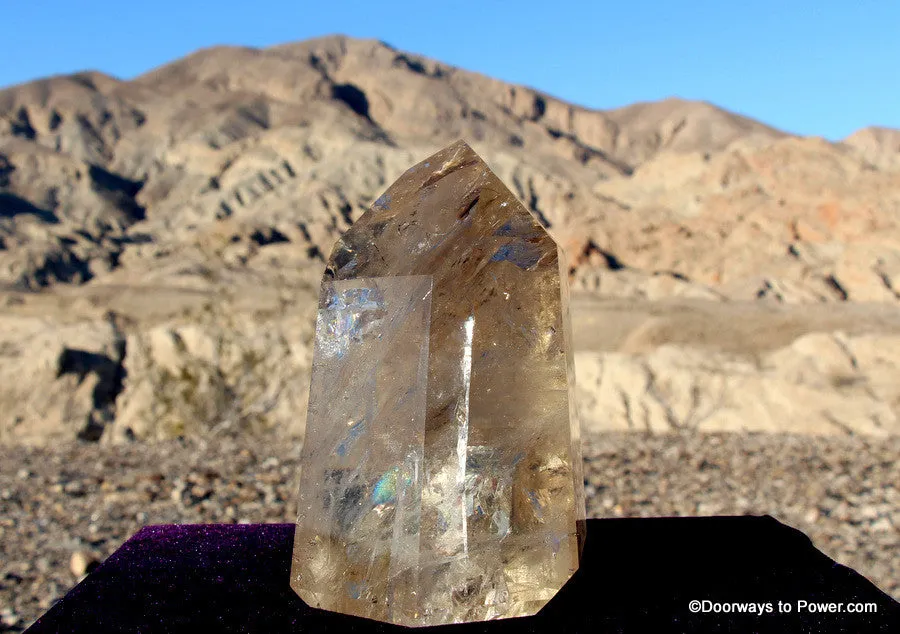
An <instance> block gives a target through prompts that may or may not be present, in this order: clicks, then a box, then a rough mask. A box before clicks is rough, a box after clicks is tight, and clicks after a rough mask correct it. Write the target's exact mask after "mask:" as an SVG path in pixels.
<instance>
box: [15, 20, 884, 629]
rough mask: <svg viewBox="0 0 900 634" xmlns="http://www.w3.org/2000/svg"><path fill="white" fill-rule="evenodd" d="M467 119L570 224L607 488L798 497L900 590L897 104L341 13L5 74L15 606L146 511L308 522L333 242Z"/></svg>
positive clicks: (794, 509)
mask: <svg viewBox="0 0 900 634" xmlns="http://www.w3.org/2000/svg"><path fill="white" fill-rule="evenodd" d="M586 80H588V79H586ZM460 138H462V139H465V140H466V141H468V142H469V144H470V145H472V147H473V148H474V149H475V150H476V151H477V152H478V153H479V154H480V155H481V156H482V157H483V158H484V159H485V160H486V161H487V163H488V164H489V165H490V166H491V167H492V168H493V169H494V171H495V172H496V173H497V174H498V175H499V176H500V178H501V179H503V181H504V182H505V183H506V184H507V185H508V186H509V187H510V188H511V189H512V190H513V191H514V193H515V194H516V195H517V196H518V197H519V199H520V200H521V201H522V202H523V203H524V204H525V205H526V206H527V207H529V208H530V209H531V211H532V212H533V213H534V214H535V215H536V216H537V217H538V218H539V219H540V221H541V222H542V223H543V224H544V225H545V226H546V227H547V228H548V230H549V231H550V232H551V233H552V234H553V235H554V237H555V238H556V239H557V240H558V241H559V243H560V244H561V245H563V247H564V248H565V250H566V251H567V253H568V255H569V260H570V264H571V273H570V277H571V285H572V289H573V301H572V319H573V326H574V331H575V348H576V350H575V361H576V366H577V367H576V369H577V397H578V408H579V411H580V416H581V421H582V426H583V429H584V434H583V441H584V443H583V444H584V457H585V472H584V473H585V488H586V492H587V499H588V512H589V513H590V514H591V515H592V516H641V517H645V516H654V515H711V514H712V515H723V514H744V513H757V514H761V513H769V514H772V515H774V516H776V517H777V518H778V519H780V520H782V521H784V522H787V523H789V524H791V525H792V526H795V527H797V528H800V529H801V530H803V531H804V532H805V533H806V534H808V535H809V536H810V537H811V538H812V539H813V540H814V542H815V544H816V545H817V546H818V547H819V548H822V549H823V550H824V551H825V552H826V553H827V554H829V555H830V556H832V557H834V558H835V559H836V560H838V561H839V562H841V563H845V564H848V565H850V566H852V567H853V568H855V569H856V570H858V571H860V572H861V573H862V574H864V575H866V576H868V577H869V578H870V579H872V580H873V581H874V582H876V583H877V584H878V585H879V586H880V587H881V588H883V589H884V590H886V591H887V592H889V593H890V594H891V595H892V596H894V597H897V596H900V585H898V580H900V557H898V556H897V553H898V552H900V551H898V546H900V512H898V508H900V490H898V488H897V483H898V482H900V463H898V461H897V460H896V456H897V452H898V442H900V299H898V298H900V131H898V130H889V129H884V128H867V129H864V130H860V131H859V132H857V133H855V134H853V135H851V136H850V137H848V138H847V139H845V140H844V141H843V142H837V143H831V142H828V141H825V140H823V139H820V138H802V137H797V136H793V135H790V134H786V133H784V132H782V131H779V130H775V129H773V128H771V127H768V126H766V125H764V124H762V123H759V122H756V121H753V120H751V119H748V118H747V117H744V116H740V115H738V114H734V113H730V112H726V111H724V110H722V109H720V108H717V107H715V106H713V105H711V104H708V103H701V102H690V101H684V100H679V99H667V100H665V101H661V102H657V103H643V104H635V105H631V106H628V107H624V108H620V109H616V110H609V111H597V110H587V109H584V108H580V107H577V106H574V105H572V104H568V103H565V102H563V101H560V100H559V99H556V98H554V97H551V96H550V95H547V94H543V93H541V92H538V91H535V90H532V89H530V88H527V87H524V86H514V85H510V84H506V83H503V82H501V81H497V80H494V79H491V78H488V77H484V76H482V75H478V74H475V73H472V72H468V71H465V70H462V69H458V68H453V67H451V66H448V65H446V64H443V63H441V62H438V61H435V60H431V59H427V58H424V57H421V56H419V55H415V54H412V53H408V52H403V51H399V50H396V49H394V48H392V47H391V46H389V45H387V44H385V43H383V42H377V41H362V40H354V39H350V38H346V37H339V36H335V37H327V38H321V39H317V40H310V41H304V42H299V43H295V44H290V45H284V46H278V47H274V48H269V49H261V50H259V49H250V48H238V47H220V48H213V49H208V50H201V51H198V52H196V53H194V54H192V55H190V56H188V57H186V58H184V59H181V60H177V61H175V62H172V63H170V64H167V65H165V66H162V67H160V68H157V69H155V70H153V71H151V72H149V73H147V74H145V75H143V76H140V77H137V78H135V79H134V80H131V81H122V80H119V79H116V78H114V77H110V76H108V75H104V74H102V73H99V72H83V73H78V74H75V75H69V76H57V77H50V78H46V79H41V80H37V81H34V82H30V83H27V84H23V85H18V86H12V87H8V88H6V89H2V90H0V631H11V632H15V631H21V630H22V629H23V628H24V627H26V626H27V625H28V623H30V622H31V621H33V620H34V619H35V618H36V617H37V616H38V615H40V614H41V613H42V612H43V611H44V610H46V609H47V608H48V607H49V606H50V605H52V604H53V602H54V601H56V600H57V599H58V598H59V597H60V596H62V595H63V594H64V593H65V592H66V590H67V589H68V588H69V587H71V585H72V584H74V583H76V582H77V581H78V580H79V579H80V578H82V575H83V574H84V573H85V572H86V571H88V570H89V569H90V567H91V565H93V563H95V562H96V561H97V560H100V559H102V558H103V557H105V556H107V555H108V554H109V553H111V552H113V551H114V550H115V549H116V548H117V547H118V546H119V545H120V544H121V543H122V541H123V540H124V539H126V538H127V537H128V536H130V535H131V534H133V533H134V531H136V530H137V529H138V528H140V527H141V526H144V525H146V524H153V523H168V522H239V521H240V522H267V521H292V520H293V518H294V517H295V516H296V514H295V511H294V506H293V496H294V495H295V490H296V477H297V474H298V467H299V456H300V448H301V445H302V442H301V441H300V440H299V438H300V437H301V436H302V433H303V427H304V422H305V418H306V407H307V395H308V380H309V369H310V364H311V345H310V344H311V341H312V337H313V327H314V321H315V310H316V294H317V291H318V285H319V281H320V277H321V274H322V270H323V268H324V263H325V259H326V258H327V257H328V254H329V252H330V250H331V248H332V245H333V243H334V241H335V240H336V238H338V237H339V236H340V235H341V234H342V232H343V231H345V230H346V229H347V228H348V227H349V226H350V224H351V223H352V222H353V220H354V219H355V218H357V217H359V215H360V214H362V213H363V211H364V210H365V209H366V208H367V207H368V206H369V205H370V204H371V203H372V202H373V201H374V200H375V199H376V198H377V197H378V196H379V195H380V194H381V193H382V192H383V191H384V190H385V189H386V188H387V186H388V185H389V184H390V183H392V182H393V181H394V180H395V179H397V178H398V177H399V176H400V175H401V174H403V172H404V171H406V170H407V168H409V167H410V166H412V165H413V164H415V163H416V162H418V161H420V160H422V159H424V158H425V157H427V156H429V155H430V154H432V153H434V152H436V151H437V150H439V149H440V148H442V147H444V146H446V145H448V144H449V143H451V142H453V141H456V140H457V139H460ZM599 432H604V433H599ZM634 432H640V433H634ZM697 432H700V433H697ZM285 436H289V437H290V439H289V440H287V441H285V438H284V437H285Z"/></svg>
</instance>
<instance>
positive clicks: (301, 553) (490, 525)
mask: <svg viewBox="0 0 900 634" xmlns="http://www.w3.org/2000/svg"><path fill="white" fill-rule="evenodd" d="M565 273H566V267H565V265H564V258H563V256H562V253H561V251H560V250H559V249H558V248H557V245H556V243H555V242H554V241H553V240H552V238H551V237H550V236H549V235H548V234H547V232H546V231H544V229H543V227H542V226H541V225H540V223H539V222H538V221H537V220H536V219H535V218H534V216H532V214H531V213H530V212H529V211H528V210H526V209H525V208H524V207H523V206H522V205H521V203H519V202H518V201H517V200H516V198H515V196H514V195H513V194H512V193H511V192H510V191H509V190H508V189H507V188H506V187H505V186H504V185H503V183H501V181H500V180H499V179H498V178H497V177H496V176H495V175H494V174H493V172H491V171H490V170H489V169H488V167H487V166H486V165H485V163H484V162H483V161H482V160H481V159H480V158H479V157H478V155H477V154H475V152H473V151H472V149H471V148H470V147H469V146H468V145H466V144H465V143H463V142H461V141H460V142H457V143H454V144H453V145H451V146H449V147H447V148H446V149H444V150H442V151H441V152H438V153H437V154H435V155H434V156H432V157H430V158H429V159H427V160H425V161H423V162H422V163H419V164H418V165H416V166H415V167H413V168H411V169H410V170H408V171H407V172H406V173H405V174H404V175H403V176H402V177H401V178H400V179H399V180H398V181H397V182H396V183H394V185H392V186H391V187H390V188H389V189H388V190H387V192H385V194H384V195H383V196H381V198H379V199H378V200H377V201H376V202H375V203H374V205H373V206H372V208H371V209H370V210H369V211H367V212H366V213H365V214H364V215H363V216H362V217H361V218H360V219H359V220H357V221H356V223H354V225H353V226H352V227H351V229H350V230H349V231H348V232H347V233H346V234H345V235H344V236H343V237H342V238H341V239H340V240H339V241H338V243H337V244H336V246H335V248H334V251H333V252H332V254H331V258H330V260H329V264H328V268H327V269H326V273H325V279H324V281H323V283H322V289H321V294H320V298H319V313H318V321H317V324H316V341H315V350H314V357H313V370H312V379H311V386H310V402H309V414H308V418H307V426H306V437H305V444H304V447H303V453H302V460H301V476H300V495H299V506H298V512H299V516H298V519H297V527H296V532H295V540H294V556H293V565H292V568H291V586H292V587H293V588H294V590H295V591H296V592H297V593H298V594H299V595H300V596H301V597H302V598H303V599H304V601H306V602H307V603H308V604H309V605H311V606H313V607H320V608H324V609H328V610H334V611H338V612H343V613H346V614H353V615H357V616H363V617H368V618H372V619H378V620H381V621H388V622H393V623H399V624H402V625H437V624H441V623H453V622H464V621H478V620H486V619H493V618H505V617H513V616H523V615H527V614H533V613H535V612H537V611H538V610H539V609H540V608H541V607H542V606H543V605H544V604H546V603H547V601H549V600H550V598H552V597H553V596H554V595H555V594H556V592H557V591H558V590H559V589H560V588H561V587H562V586H563V584H564V583H565V582H566V580H567V579H568V578H569V577H570V576H571V575H572V573H574V572H575V570H576V569H577V568H578V561H579V557H580V552H581V541H582V537H583V526H584V493H583V491H584V489H583V483H582V472H581V446H580V438H579V429H578V423H577V420H576V418H575V415H574V411H573V406H572V401H571V395H570V392H571V389H572V381H573V375H572V372H573V368H572V348H571V341H570V334H569V323H568V322H569V319H568V307H567V295H566V294H567V288H566V275H565Z"/></svg>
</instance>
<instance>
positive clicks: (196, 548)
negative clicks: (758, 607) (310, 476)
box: [28, 516, 900, 634]
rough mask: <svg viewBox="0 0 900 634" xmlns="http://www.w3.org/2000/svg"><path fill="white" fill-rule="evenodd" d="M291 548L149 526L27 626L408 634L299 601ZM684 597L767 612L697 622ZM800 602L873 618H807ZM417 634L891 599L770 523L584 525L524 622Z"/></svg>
mask: <svg viewBox="0 0 900 634" xmlns="http://www.w3.org/2000/svg"><path fill="white" fill-rule="evenodd" d="M292 540H293V525H291V524H249V525H182V526H178V525H165V526H148V527H146V528H144V529H142V530H141V531H139V532H138V533H137V534H135V535H134V536H133V537H132V538H131V539H129V540H128V541H127V542H125V544H124V545H122V547H121V548H119V550H118V551H116V552H115V553H114V554H113V555H112V556H111V557H110V558H109V559H107V560H106V561H105V562H104V563H103V564H102V565H100V566H99V567H98V568H97V569H96V570H95V571H94V572H92V573H91V574H89V575H88V576H87V577H86V578H85V579H84V581H82V582H81V583H80V584H78V586H76V587H75V588H74V589H72V591H71V592H69V594H68V595H66V596H65V597H64V598H63V599H62V600H61V601H60V602H59V603H57V604H56V605H55V606H54V607H52V608H51V609H50V610H49V611H48V612H47V613H46V614H45V615H44V616H43V617H41V618H40V619H39V620H38V621H37V622H36V623H35V624H34V625H33V626H32V627H31V628H30V629H29V630H28V632H30V633H31V634H45V633H48V632H90V633H92V634H99V633H101V632H265V633H278V632H335V633H343V632H409V631H411V630H410V629H407V628H402V627H395V626H390V625H386V624H383V623H377V622H374V621H369V620H366V619H360V618H355V617H350V616H344V615H340V614H333V613H330V612H325V611H322V610H315V609H311V608H309V607H307V606H306V605H305V604H304V603H303V602H302V601H301V600H300V599H299V597H297V595H296V594H294V592H293V591H292V590H291V588H290V587H289V585H288V576H289V573H290V566H291V549H292ZM884 556H885V557H889V556H891V554H890V553H884ZM893 556H896V553H895V554H894V555H893ZM693 600H696V601H703V600H706V601H709V602H710V603H708V604H707V605H708V606H709V607H712V605H713V603H718V604H722V603H724V602H729V603H733V602H737V603H744V604H746V603H749V602H759V603H762V604H763V605H764V606H765V604H766V603H771V604H772V607H773V611H772V612H766V613H763V614H752V613H743V612H735V611H731V612H706V613H703V612H700V613H696V614H695V613H692V612H691V611H690V602H691V601H693ZM799 600H804V601H808V602H834V603H843V604H845V605H846V604H847V603H851V602H854V603H855V602H859V603H873V604H874V605H875V608H874V609H875V610H877V611H876V612H869V613H863V614H855V613H854V614H850V613H847V612H831V613H811V612H810V611H809V610H808V609H802V608H801V609H798V601H799ZM779 601H781V602H783V603H787V604H790V605H791V607H792V611H791V613H782V612H780V611H779V610H778V607H777V606H778V602H779ZM732 609H734V608H732ZM869 609H870V610H871V609H872V608H871V607H870V608H869ZM428 631H429V632H430V633H433V634H439V633H442V632H445V631H453V632H460V633H464V632H484V633H501V632H504V633H508V632H552V633H554V634H563V633H569V632H572V633H577V632H590V633H591V634H601V633H605V632H635V633H639V634H646V633H653V634H656V633H659V632H679V633H681V632H767V633H769V632H848V633H853V634H858V633H861V632H883V633H885V634H887V633H893V634H896V633H898V632H900V604H898V603H897V602H896V601H894V600H892V599H891V598H890V597H888V596H887V595H886V594H884V593H882V592H881V591H879V590H878V589H877V588H876V587H875V586H874V585H873V584H872V583H870V582H869V581H868V580H866V579H865V578H863V577H862V576H861V575H859V574H857V573H856V572H854V571H852V570H850V569H849V568H846V567H844V566H840V565H838V564H836V563H834V562H833V561H832V560H831V559H829V558H828V557H826V556H825V555H823V554H822V553H820V552H819V551H818V550H816V549H815V548H814V547H813V546H812V544H811V542H810V541H809V539H808V538H807V537H806V536H804V535H803V534H802V533H800V532H799V531H796V530H794V529H792V528H790V527H788V526H785V525H783V524H780V523H779V522H777V521H776V520H774V519H772V518H771V517H750V516H746V517H708V518H658V519H604V520H588V522H587V541H586V544H585V550H584V557H583V559H582V562H581V568H580V569H579V571H578V572H577V573H576V575H575V576H574V577H573V578H572V579H571V580H570V581H569V583H568V584H567V585H566V586H565V588H563V590H562V591H561V592H560V593H559V594H557V596H556V597H555V598H554V599H553V600H551V601H550V603H549V604H548V605H547V606H545V607H544V609H543V610H541V612H540V613H539V614H537V615H536V616H532V617H524V618H517V619H504V620H499V621H492V622H488V623H471V624H465V625H455V626H445V627H437V628H428Z"/></svg>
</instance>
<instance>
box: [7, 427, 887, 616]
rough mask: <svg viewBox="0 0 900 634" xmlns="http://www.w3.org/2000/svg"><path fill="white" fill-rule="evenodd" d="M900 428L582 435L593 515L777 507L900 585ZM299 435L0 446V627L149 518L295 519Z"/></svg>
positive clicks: (854, 562) (835, 550)
mask: <svg viewBox="0 0 900 634" xmlns="http://www.w3.org/2000/svg"><path fill="white" fill-rule="evenodd" d="M898 456H900V437H895V438H890V439H869V438H862V437H827V438H811V437H805V436H784V435H733V434H723V435H718V434H708V435H699V434H685V435H673V436H655V437H653V436H650V437H648V436H643V435H639V434H613V435H605V436H593V437H590V438H588V439H586V441H585V466H586V471H585V481H586V486H587V493H588V515H589V516H594V517H597V516H632V517H638V516H640V517H647V516H655V515H733V514H744V513H752V514H761V513H769V514H771V515H774V516H775V517H777V518H778V519H780V520H781V521H783V522H785V523H787V524H790V525H792V526H795V527H797V528H799V529H801V530H803V531H804V532H805V533H806V534H807V535H809V536H810V538H811V539H812V540H813V542H814V543H815V544H816V545H817V546H818V547H819V548H820V549H821V550H822V551H824V552H825V553H826V554H828V555H829V556H831V557H833V558H834V559H836V560H837V561H839V562H841V563H844V564H847V565H849V566H851V567H852V568H854V569H856V570H857V571H859V572H861V573H862V574H864V575H866V576H867V577H868V578H869V579H871V580H872V581H874V582H875V583H876V584H877V585H878V586H880V587H881V588H882V589H884V590H885V591H887V592H888V593H889V594H891V595H892V596H894V597H895V598H900V464H898V461H897V457H898ZM298 457H299V449H298V448H297V447H295V446H291V443H285V442H283V441H278V440H273V439H266V438H257V439H251V440H242V441H236V440H233V439H217V440H215V441H181V442H169V443H164V444H158V445H129V446H120V447H98V446H94V445H82V444H73V445H69V446H64V447H59V448H54V449H22V448H15V447H0V631H10V632H16V631H21V630H22V629H23V628H24V627H25V626H27V625H28V624H30V623H31V622H32V621H33V620H34V619H35V618H37V617H38V616H39V615H40V614H41V613H42V612H43V611H45V610H46V609H47V608H48V607H49V606H50V605H52V603H53V602H54V601H55V600H57V599H58V598H59V597H61V596H62V595H64V594H65V593H66V591H68V589H69V588H70V587H72V586H73V585H74V584H75V583H76V582H77V581H78V579H79V578H80V575H82V574H83V573H84V572H85V570H89V569H90V568H91V567H92V566H93V565H96V562H97V561H100V560H102V559H103V558H104V557H106V556H108V555H109V554H110V553H111V552H113V551H114V550H115V549H116V548H117V547H118V546H119V545H120V544H121V543H122V541H123V540H125V539H126V538H127V537H129V536H130V535H131V534H133V533H134V532H135V531H136V530H137V529H138V528H140V527H141V526H144V525H146V524H159V523H169V522H185V523H194V522H286V521H288V522H289V521H292V520H293V517H292V516H293V514H294V510H293V507H294V503H293V498H294V490H295V486H296V476H297V463H298Z"/></svg>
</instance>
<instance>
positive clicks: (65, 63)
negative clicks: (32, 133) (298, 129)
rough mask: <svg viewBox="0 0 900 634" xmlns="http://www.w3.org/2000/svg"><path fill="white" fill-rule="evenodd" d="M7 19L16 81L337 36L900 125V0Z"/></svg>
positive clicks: (21, 13) (157, 7) (794, 115)
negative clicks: (211, 49)
mask: <svg viewBox="0 0 900 634" xmlns="http://www.w3.org/2000/svg"><path fill="white" fill-rule="evenodd" d="M2 4H3V6H2V9H0V42H3V51H4V52H3V62H2V63H0V86H6V85H9V84H14V83H19V82H23V81H27V80H30V79H35V78H37V77H41V76H45V75H50V74H57V73H67V72H72V71H76V70H83V69H89V68H90V69H98V70H102V71H104V72H107V73H110V74H112V75H116V76H118V77H123V78H130V77H133V76H135V75H138V74H140V73H142V72H144V71H146V70H149V69H150V68H153V67H155V66H158V65H161V64H164V63H166V62H168V61H171V60H173V59H175V58H177V57H180V56H182V55H185V54H187V53H189V52H191V51H193V50H195V49H197V48H201V47H205V46H211V45H215V44H239V45H246V46H268V45H271V44H276V43H282V42H288V41H295V40H301V39H306V38H309V37H315V36H321V35H327V34H331V33H345V34H347V35H351V36H355V37H369V38H376V39H380V40H384V41H387V42H389V43H390V44H392V45H394V46H396V47H398V48H400V49H404V50H407V51H412V52H417V53H422V54H424V55H427V56H429V57H433V58H436V59H439V60H441V61H444V62H447V63H449V64H453V65H455V66H460V67H463V68H466V69H470V70H475V71H478V72H481V73H484V74H487V75H490V76H493V77H497V78H499V79H503V80H506V81H511V82H515V83H521V84H526V85H529V86H532V87H535V88H538V89H540V90H543V91H546V92H548V93H550V94H552V95H554V96H557V97H560V98H562V99H565V100H567V101H572V102H575V103H578V104H581V105H584V106H588V107H592V108H611V107H617V106H622V105H626V104H629V103H633V102H635V101H649V100H656V99H661V98H664V97H668V96H679V97H684V98H688V99H703V100H706V101H710V102H713V103H715V104H717V105H719V106H722V107H724V108H727V109H729V110H734V111H737V112H741V113H743V114H746V115H748V116H751V117H753V118H755V119H759V120H761V121H764V122H766V123H768V124H770V125H774V126H776V127H779V128H781V129H784V130H787V131H790V132H795V133H799V134H815V135H820V136H824V137H826V138H830V139H837V138H841V137H844V136H846V135H847V134H849V133H851V132H853V131H854V130H856V129H858V128H861V127H864V126H867V125H883V126H888V127H895V128H900V2H897V1H896V0H818V1H817V2H812V1H808V0H780V1H777V0H754V1H753V2H748V1H744V2H740V1H739V0H718V1H715V2H714V1H703V2H701V1H693V2H692V1H690V0H684V1H681V2H673V1H672V0H669V1H663V0H652V1H649V0H648V1H645V2H639V1H637V0H635V1H632V2H628V1H627V0H617V1H616V2H606V1H605V0H595V1H593V2H590V1H586V2H560V1H557V2H547V1H546V0H544V1H541V2H532V1H531V0H518V1H517V2H504V1H502V0H493V1H491V0H482V1H481V2H466V1H460V2H457V1H434V0H430V1H429V0H420V1H419V2H405V1H390V2H379V1H378V0H374V1H373V0H369V1H367V2H341V1H339V0H330V1H329V0H324V1H323V0H318V1H315V2H308V1H305V0H295V1H293V2H291V1H287V0H284V1H275V0H243V1H240V2H235V1H232V0H218V1H216V2H211V1H210V2H199V1H196V0H195V1H191V0H181V1H174V0H154V1H151V2H147V1H145V0H131V1H129V0H120V1H118V2H111V1H109V0H85V1H84V2H71V1H70V0H27V1H23V2H15V1H13V0H6V1H4V2H3V3H2Z"/></svg>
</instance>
